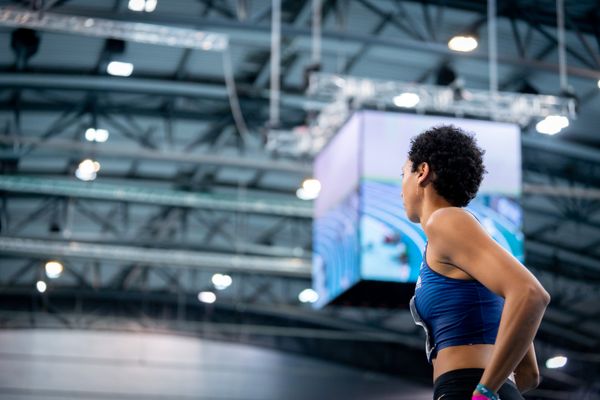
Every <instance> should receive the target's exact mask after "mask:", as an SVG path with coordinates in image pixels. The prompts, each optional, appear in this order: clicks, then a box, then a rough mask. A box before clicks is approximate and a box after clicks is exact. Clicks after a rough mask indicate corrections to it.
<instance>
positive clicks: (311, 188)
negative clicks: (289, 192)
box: [296, 178, 321, 200]
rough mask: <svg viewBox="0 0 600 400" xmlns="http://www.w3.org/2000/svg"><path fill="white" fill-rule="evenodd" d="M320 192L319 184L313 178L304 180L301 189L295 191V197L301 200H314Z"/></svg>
mask: <svg viewBox="0 0 600 400" xmlns="http://www.w3.org/2000/svg"><path fill="white" fill-rule="evenodd" d="M320 192H321V182H319V181H318V180H317V179H314V178H308V179H305V180H304V181H303V182H302V187H300V188H298V190H296V196H298V198H299V199H301V200H314V199H316V198H317V197H318V196H319V193H320Z"/></svg>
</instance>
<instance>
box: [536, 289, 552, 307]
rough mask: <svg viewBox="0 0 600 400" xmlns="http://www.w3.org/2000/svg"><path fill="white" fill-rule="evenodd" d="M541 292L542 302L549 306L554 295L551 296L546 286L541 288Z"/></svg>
mask: <svg viewBox="0 0 600 400" xmlns="http://www.w3.org/2000/svg"><path fill="white" fill-rule="evenodd" d="M540 289H541V290H540V293H539V295H538V296H539V297H540V301H541V302H542V304H543V305H544V307H547V306H548V304H550V300H551V299H552V297H551V296H550V293H548V292H547V291H546V289H544V288H540Z"/></svg>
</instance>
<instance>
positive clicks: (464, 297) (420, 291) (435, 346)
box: [410, 246, 504, 363]
mask: <svg viewBox="0 0 600 400" xmlns="http://www.w3.org/2000/svg"><path fill="white" fill-rule="evenodd" d="M426 255H427V246H425V252H424V253H423V262H422V263H421V269H420V273H419V278H418V280H417V286H416V288H415V294H414V296H413V298H412V299H411V300H410V311H411V314H412V316H413V319H414V320H415V323H416V324H417V325H421V326H422V327H423V328H424V329H425V333H426V334H427V342H426V351H427V361H429V363H431V360H432V358H435V357H436V355H437V352H438V351H440V350H441V349H443V348H445V347H450V346H459V345H466V344H494V343H495V342H496V336H497V334H498V325H499V324H500V317H501V315H502V309H503V307H504V299H503V298H502V297H501V296H498V295H497V294H495V293H493V292H492V291H490V290H489V289H488V288H486V287H485V286H483V285H482V284H481V283H479V282H478V281H476V280H465V279H456V278H450V277H447V276H444V275H441V274H439V273H438V272H435V271H434V270H432V269H431V268H430V267H429V265H427V258H426Z"/></svg>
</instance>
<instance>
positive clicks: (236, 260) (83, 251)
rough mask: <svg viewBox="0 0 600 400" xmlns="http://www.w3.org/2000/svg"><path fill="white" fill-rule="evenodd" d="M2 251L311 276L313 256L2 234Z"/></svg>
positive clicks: (6, 252) (0, 245)
mask: <svg viewBox="0 0 600 400" xmlns="http://www.w3.org/2000/svg"><path fill="white" fill-rule="evenodd" d="M0 253H3V254H13V255H21V256H27V257H32V256H36V257H48V256H49V255H53V256H55V257H73V258H79V259H93V260H112V261H120V262H132V263H142V264H149V265H169V266H170V267H179V268H201V269H208V270H215V271H222V270H223V269H228V270H231V271H237V272H244V273H250V274H272V275H282V276H294V277H304V278H307V277H309V276H310V270H311V264H310V260H309V261H307V260H304V259H301V258H292V257H287V258H284V257H280V258H272V257H257V256H243V255H231V254H219V253H208V252H198V251H187V250H168V249H151V248H143V247H133V246H115V245H98V244H91V243H83V242H75V241H71V242H68V243H67V242H58V241H51V240H38V239H24V238H13V237H6V236H2V237H0Z"/></svg>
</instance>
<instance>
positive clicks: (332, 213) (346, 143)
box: [313, 110, 523, 307]
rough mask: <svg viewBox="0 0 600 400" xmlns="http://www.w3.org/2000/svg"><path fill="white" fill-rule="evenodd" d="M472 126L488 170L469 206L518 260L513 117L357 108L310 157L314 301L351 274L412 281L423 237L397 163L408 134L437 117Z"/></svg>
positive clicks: (348, 282) (323, 300) (344, 285)
mask: <svg viewBox="0 0 600 400" xmlns="http://www.w3.org/2000/svg"><path fill="white" fill-rule="evenodd" d="M444 124H452V125H455V126H458V127H460V128H462V129H464V130H465V131H467V132H470V133H472V134H474V136H475V137H476V139H477V142H478V144H479V146H481V147H482V148H483V149H484V150H485V155H484V163H485V165H486V168H487V170H488V173H487V174H486V175H485V178H484V181H483V182H482V185H481V188H480V190H479V194H478V196H477V197H476V198H475V199H474V200H473V201H472V202H471V203H470V205H469V206H468V207H467V208H468V209H469V210H470V211H471V212H472V213H473V214H474V215H475V216H476V217H477V219H478V220H479V221H480V222H481V223H482V225H483V226H484V228H485V229H486V230H487V231H488V233H489V234H490V235H491V236H492V237H493V238H494V239H495V240H496V241H497V242H498V243H499V244H500V245H502V246H503V247H504V248H505V249H507V250H508V251H510V252H511V253H512V254H513V255H514V256H515V257H517V258H518V259H520V260H523V235H522V231H521V226H522V215H521V208H520V206H519V199H520V196H521V144H520V129H519V127H518V126H516V125H514V124H508V123H498V122H490V121H481V120H472V119H459V118H450V117H438V116H422V115H416V114H401V113H393V112H382V111H371V110H363V111H359V112H356V113H355V114H354V115H353V116H352V117H351V118H350V119H349V120H348V122H347V123H346V124H345V125H344V126H343V127H342V128H341V129H340V130H339V132H338V133H337V134H336V136H335V137H334V138H333V139H332V140H331V141H330V142H329V143H328V145H327V146H326V147H325V148H324V149H323V151H322V152H321V153H320V154H319V155H318V156H317V157H316V159H315V164H314V175H315V177H316V178H317V179H319V180H320V181H321V185H322V189H321V194H320V195H319V198H318V199H317V200H316V201H315V211H314V224H313V252H314V259H313V286H314V287H315V290H317V292H318V293H319V301H318V303H317V307H318V306H322V305H324V304H327V303H328V302H330V301H332V300H333V299H335V298H336V297H337V296H339V295H340V294H341V293H343V292H344V291H345V290H347V289H349V288H350V287H351V286H352V285H355V284H356V283H357V282H359V281H361V280H364V281H386V282H409V283H410V282H416V280H417V277H418V274H419V267H420V264H421V261H422V253H423V250H424V247H425V242H426V237H425V234H424V232H423V230H422V229H421V226H420V225H419V224H415V223H412V222H410V221H409V220H408V218H407V217H406V214H405V211H404V208H403V205H402V199H401V197H400V193H401V182H402V177H401V174H402V166H403V164H404V162H405V160H406V157H407V154H408V150H409V147H410V139H411V138H412V137H414V136H416V135H418V134H419V133H421V132H423V131H425V130H427V129H429V128H431V127H433V126H437V125H444Z"/></svg>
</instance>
